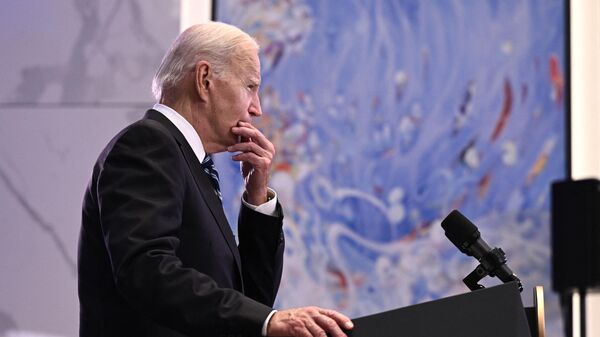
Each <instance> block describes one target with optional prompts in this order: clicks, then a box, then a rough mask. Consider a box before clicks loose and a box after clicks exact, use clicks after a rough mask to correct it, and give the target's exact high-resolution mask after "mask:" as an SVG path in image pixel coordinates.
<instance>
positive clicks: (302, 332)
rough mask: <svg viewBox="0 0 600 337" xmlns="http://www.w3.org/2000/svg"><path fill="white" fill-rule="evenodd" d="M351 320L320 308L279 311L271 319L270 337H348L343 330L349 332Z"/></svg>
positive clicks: (268, 330) (268, 331)
mask: <svg viewBox="0 0 600 337" xmlns="http://www.w3.org/2000/svg"><path fill="white" fill-rule="evenodd" d="M352 327H353V325H352V322H351V321H350V319H349V318H348V317H346V316H344V315H342V314H340V313H338V312H336V311H333V310H325V309H321V308H318V307H304V308H298V309H288V310H282V311H278V312H277V313H275V315H273V316H272V317H271V321H270V322H269V325H268V328H267V335H268V336H311V337H325V336H327V335H328V334H329V335H330V336H331V337H347V336H346V334H345V333H344V332H343V330H342V328H344V329H346V330H349V329H352Z"/></svg>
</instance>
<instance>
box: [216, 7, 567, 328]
mask: <svg viewBox="0 0 600 337" xmlns="http://www.w3.org/2000/svg"><path fill="white" fill-rule="evenodd" d="M216 5H217V8H216V10H217V19H218V20H220V21H224V22H229V23H232V24H234V25H237V26H239V27H240V28H242V29H244V30H245V31H247V32H249V33H250V34H251V35H253V36H254V37H255V38H256V39H257V41H258V42H259V44H260V45H261V52H260V56H261V63H262V77H263V84H262V89H261V91H262V94H261V102H262V108H263V112H264V115H263V117H261V118H259V119H257V120H256V124H257V125H258V126H259V127H260V128H261V130H263V132H264V133H265V134H266V135H267V137H269V139H271V141H272V142H273V143H274V144H275V146H276V148H277V149H278V153H277V156H276V159H275V163H274V165H273V172H272V176H271V185H272V187H273V188H274V189H275V190H276V191H277V193H278V196H279V198H280V200H281V202H282V204H283V206H284V210H285V222H284V223H285V234H286V253H285V267H284V276H283V281H282V285H281V288H280V291H279V296H278V299H277V307H282V308H283V307H295V306H301V305H309V304H311V305H319V306H324V307H330V308H334V309H337V310H340V311H342V312H344V313H346V314H348V315H350V316H352V317H358V316H363V315H367V314H371V313H375V312H380V311H384V310H388V309H392V308H397V307H401V306H406V305H410V304H415V303H421V302H425V301H429V300H433V299H438V298H441V297H445V296H449V295H453V294H458V293H464V292H467V291H468V289H467V288H466V287H465V286H464V284H463V283H462V278H464V277H465V276H466V275H467V274H469V273H470V272H471V271H472V270H473V269H474V268H475V266H476V265H477V262H476V261H475V260H473V259H472V258H468V257H466V256H463V255H462V254H461V253H460V252H459V251H458V250H457V249H456V247H454V246H453V245H452V244H451V243H450V242H449V241H448V240H447V239H446V237H445V236H444V232H443V230H442V228H441V227H440V223H441V220H442V219H443V218H444V217H445V216H446V215H447V214H448V213H449V212H450V211H451V210H452V209H459V210H460V211H461V212H462V213H463V214H465V215H466V216H467V217H469V218H470V219H471V220H473V222H474V223H476V224H477V225H478V227H479V229H480V231H481V232H482V235H483V236H484V238H485V239H486V240H487V241H488V242H489V243H490V244H491V245H493V246H498V247H501V248H502V249H503V250H504V251H505V252H506V253H507V257H508V264H509V266H510V267H511V268H512V269H513V270H514V271H516V273H517V274H518V275H519V277H520V278H521V279H522V281H523V284H524V287H525V291H524V293H523V300H524V303H525V304H526V305H531V297H532V295H531V292H532V291H531V289H532V287H533V286H535V285H543V286H545V289H546V296H547V298H546V301H547V308H546V311H547V317H546V319H547V329H548V333H549V335H550V336H559V335H560V332H561V330H560V329H561V325H562V324H561V322H560V315H559V308H558V302H557V300H556V298H555V296H554V295H552V293H551V282H550V255H551V249H550V243H549V236H550V234H549V233H550V216H549V214H550V205H549V199H550V183H551V182H552V181H553V180H556V179H562V178H564V177H565V174H566V173H565V167H566V164H565V161H566V158H565V154H564V152H565V151H564V149H565V138H564V137H565V135H564V130H565V125H564V120H565V113H566V112H565V108H564V107H565V104H564V96H565V83H564V81H565V80H564V76H565V75H564V62H565V56H564V55H565V46H564V28H565V26H564V22H563V17H564V11H565V4H564V1H563V0H511V1H498V0H489V1H481V0H456V1H445V0H444V1H442V0H440V1H417V0H406V1H395V0H388V1H384V0H378V1H370V0H354V1H352V0H346V1H319V0H269V1H266V0H265V1H258V0H256V1H253V0H218V1H216ZM229 157H230V156H227V155H221V156H219V157H218V159H217V165H218V167H219V169H220V171H221V175H222V176H223V178H224V179H222V180H223V193H224V196H225V199H226V200H225V202H224V204H225V205H227V207H228V208H227V213H228V217H229V219H230V220H232V223H235V219H236V214H237V207H239V196H240V194H241V189H240V186H241V179H240V178H239V167H238V166H236V165H235V163H233V162H232V161H231V159H230V158H229ZM485 282H486V283H484V284H486V285H494V284H498V283H499V281H498V280H497V279H488V280H486V281H485Z"/></svg>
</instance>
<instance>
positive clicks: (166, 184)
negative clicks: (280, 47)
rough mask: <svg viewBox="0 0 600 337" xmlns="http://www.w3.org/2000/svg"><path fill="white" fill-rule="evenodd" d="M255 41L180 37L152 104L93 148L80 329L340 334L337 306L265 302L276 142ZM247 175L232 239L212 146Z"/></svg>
mask: <svg viewBox="0 0 600 337" xmlns="http://www.w3.org/2000/svg"><path fill="white" fill-rule="evenodd" d="M259 85H260V62H259V59H258V45H257V44H256V42H255V41H254V40H253V39H252V38H251V37H250V36H249V35H247V34H246V33H244V32H242V31H241V30H239V29H238V28H235V27H233V26H230V25H227V24H223V23H216V22H212V23H206V24H201V25H196V26H193V27H191V28H189V29H187V30H186V31H185V32H183V33H182V34H181V35H180V36H179V37H178V38H177V40H176V41H175V42H174V43H173V46H172V47H171V49H170V50H169V51H168V52H167V54H166V55H165V57H164V59H163V61H162V63H161V65H160V67H159V69H158V71H157V74H156V76H155V78H154V81H153V92H154V94H155V96H156V98H157V100H158V102H159V103H157V104H156V105H155V106H154V107H153V109H151V110H149V111H148V112H147V113H146V115H145V116H144V118H142V119H141V120H140V121H138V122H136V123H134V124H132V125H130V126H128V127H127V128H125V129H124V130H123V131H121V132H120V133H119V134H118V135H117V136H115V138H113V139H112V140H111V141H110V142H109V144H108V145H107V147H106V148H105V149H104V151H103V152H102V153H101V154H100V156H99V158H98V161H97V162H96V165H95V166H94V170H93V173H92V178H91V182H90V184H89V186H88V188H87V190H86V194H85V196H84V203H83V216H82V226H81V233H80V240H79V254H78V255H79V256H78V273H79V299H80V335H81V336H161V337H165V336H260V335H263V336H325V334H326V333H328V334H330V335H332V336H335V337H342V336H345V334H344V332H343V330H342V328H341V327H343V328H344V329H351V328H352V323H351V322H350V320H349V319H348V318H347V317H346V316H344V315H342V314H340V313H338V312H335V311H333V310H325V309H321V308H318V307H305V308H296V309H287V310H280V311H275V310H273V309H272V305H273V302H274V300H275V296H276V294H277V289H278V287H279V282H280V279H281V271H282V263H283V247H284V239H283V231H282V220H283V213H282V210H281V206H280V205H279V202H278V201H277V196H276V194H275V192H274V191H273V190H271V189H269V188H268V187H267V183H268V175H269V169H270V166H271V162H272V159H273V156H274V154H275V148H274V146H273V144H272V143H271V142H270V141H269V140H268V139H267V138H266V137H265V136H264V135H263V134H262V133H261V132H260V131H259V130H258V129H257V128H255V127H254V126H253V125H252V123H251V118H252V117H259V116H261V115H262V110H261V106H260V101H259V96H258V89H259ZM224 151H229V152H231V153H233V154H234V155H233V156H232V159H233V160H234V161H238V162H240V163H241V167H242V175H243V176H244V181H245V192H244V195H243V197H242V202H243V205H242V207H241V209H240V215H239V219H238V235H239V245H237V244H236V241H235V238H234V235H233V233H232V231H231V229H230V227H229V224H228V223H227V220H226V218H225V215H224V213H223V208H222V205H221V195H220V191H219V184H218V174H217V172H216V170H215V169H214V165H213V164H212V159H211V157H210V155H211V154H213V153H217V152H224Z"/></svg>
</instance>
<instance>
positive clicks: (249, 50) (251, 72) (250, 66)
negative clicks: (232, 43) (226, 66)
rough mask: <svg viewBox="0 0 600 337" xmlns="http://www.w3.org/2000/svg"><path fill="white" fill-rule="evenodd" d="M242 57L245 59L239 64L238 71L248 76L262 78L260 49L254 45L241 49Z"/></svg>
mask: <svg viewBox="0 0 600 337" xmlns="http://www.w3.org/2000/svg"><path fill="white" fill-rule="evenodd" d="M240 56H241V57H240V59H241V60H243V61H242V62H239V63H238V64H237V67H236V68H237V71H238V73H239V74H240V75H241V76H243V77H245V78H247V77H250V78H251V79H256V80H260V59H259V57H258V50H257V49H256V48H254V47H252V46H249V47H246V48H243V49H242V50H241V51H240Z"/></svg>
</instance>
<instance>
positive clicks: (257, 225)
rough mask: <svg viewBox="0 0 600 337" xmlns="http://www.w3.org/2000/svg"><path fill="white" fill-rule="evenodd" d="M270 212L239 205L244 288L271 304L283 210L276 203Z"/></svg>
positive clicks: (281, 245) (278, 265)
mask: <svg viewBox="0 0 600 337" xmlns="http://www.w3.org/2000/svg"><path fill="white" fill-rule="evenodd" d="M275 213H276V214H281V216H270V215H266V214H262V213H259V212H256V211H254V210H251V209H250V208H248V207H245V206H242V208H241V210H240V215H239V219H238V234H239V238H240V244H239V250H240V257H241V259H242V275H243V278H244V289H245V293H246V295H248V296H249V297H251V298H253V299H255V300H257V301H259V302H261V303H263V304H265V305H267V306H270V307H272V306H273V303H274V302H275V297H276V296H277V290H278V289H279V283H280V281H281V274H282V270H283V251H284V246H285V240H284V236H283V230H282V223H283V212H282V210H281V205H280V204H279V202H278V203H277V208H276V211H275Z"/></svg>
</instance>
